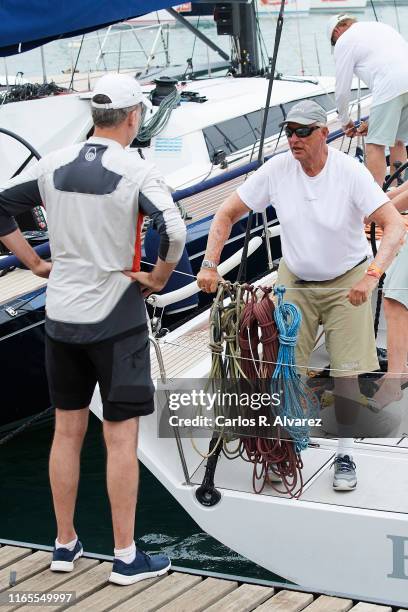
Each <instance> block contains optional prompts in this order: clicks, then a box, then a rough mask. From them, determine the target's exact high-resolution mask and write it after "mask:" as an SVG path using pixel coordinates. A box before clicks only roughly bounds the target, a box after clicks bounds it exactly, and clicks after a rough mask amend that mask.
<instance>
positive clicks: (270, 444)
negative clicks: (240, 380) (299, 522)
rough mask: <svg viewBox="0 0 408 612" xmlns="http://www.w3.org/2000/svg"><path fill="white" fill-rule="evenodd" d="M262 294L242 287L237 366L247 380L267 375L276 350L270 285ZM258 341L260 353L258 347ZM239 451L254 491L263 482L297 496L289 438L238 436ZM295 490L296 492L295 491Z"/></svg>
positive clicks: (298, 469)
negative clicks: (250, 469) (278, 480)
mask: <svg viewBox="0 0 408 612" xmlns="http://www.w3.org/2000/svg"><path fill="white" fill-rule="evenodd" d="M261 289H262V290H263V296H262V297H261V299H257V296H256V291H255V290H254V289H253V288H252V287H250V286H247V287H246V296H245V299H246V304H245V306H244V309H243V311H242V315H241V320H240V327H239V345H240V348H241V357H242V360H241V367H242V370H243V372H244V374H245V376H246V377H247V378H248V379H249V380H256V379H258V380H259V379H267V380H268V381H269V380H270V379H271V377H272V375H273V372H274V370H275V363H276V360H277V356H278V350H279V338H278V330H277V328H276V324H275V319H274V310H275V305H274V303H273V302H272V300H270V298H269V294H270V292H271V289H270V288H261ZM261 345H262V355H260V348H261ZM239 454H240V455H241V457H242V459H244V461H248V462H250V463H253V466H254V467H253V473H252V485H253V489H254V491H255V493H261V492H262V491H263V489H264V488H265V485H266V484H268V485H270V486H271V487H272V488H273V489H275V490H276V491H279V492H283V493H287V494H288V495H290V496H291V497H299V496H300V495H301V492H302V488H303V479H302V468H303V463H302V459H301V457H300V455H298V454H296V452H295V449H294V444H293V442H292V441H291V440H285V439H282V438H281V431H280V428H279V427H278V428H277V437H276V438H275V439H270V438H259V437H258V438H255V437H253V438H249V437H246V438H241V441H240V447H239ZM268 469H271V470H272V472H273V473H274V474H276V475H277V476H279V477H280V478H281V479H282V487H283V489H284V490H283V491H282V488H278V487H277V484H276V483H274V482H271V480H270V478H269V476H268ZM296 491H297V492H296Z"/></svg>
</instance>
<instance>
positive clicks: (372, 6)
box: [370, 0, 378, 21]
mask: <svg viewBox="0 0 408 612" xmlns="http://www.w3.org/2000/svg"><path fill="white" fill-rule="evenodd" d="M370 4H371V8H372V9H373V13H374V17H375V20H376V21H378V17H377V13H376V11H375V6H374V2H373V0H370Z"/></svg>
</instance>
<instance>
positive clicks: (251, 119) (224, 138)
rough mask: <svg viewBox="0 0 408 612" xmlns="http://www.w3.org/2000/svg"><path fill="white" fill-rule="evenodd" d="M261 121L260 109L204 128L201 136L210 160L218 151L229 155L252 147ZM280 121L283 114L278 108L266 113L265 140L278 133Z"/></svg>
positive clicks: (261, 111) (258, 134) (258, 133)
mask: <svg viewBox="0 0 408 612" xmlns="http://www.w3.org/2000/svg"><path fill="white" fill-rule="evenodd" d="M262 120H263V109H260V110H257V111H254V112H252V113H247V114H245V115H241V116H240V117H235V118H234V119H229V120H228V121H221V122H220V123H216V124H215V125H211V126H209V127H207V128H204V129H203V134H204V138H205V142H206V145H207V149H208V153H209V156H210V159H212V158H213V155H214V153H215V151H217V150H219V149H222V150H223V151H225V153H226V154H227V155H231V153H236V152H237V151H240V150H241V149H245V148H246V147H250V146H251V145H253V144H254V142H256V141H257V140H259V138H260V135H261V128H262ZM282 120H283V114H282V110H281V109H280V107H279V106H273V107H271V108H270V109H269V113H268V123H267V126H266V134H265V136H266V138H268V136H272V135H273V134H276V133H277V132H279V123H280V122H281V121H282Z"/></svg>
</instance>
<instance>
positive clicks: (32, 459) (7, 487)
mask: <svg viewBox="0 0 408 612" xmlns="http://www.w3.org/2000/svg"><path fill="white" fill-rule="evenodd" d="M52 431H53V421H52V420H49V421H48V422H47V423H43V424H41V425H37V426H33V427H31V428H29V429H27V430H26V431H24V432H23V433H21V434H18V435H17V436H16V437H15V438H13V439H11V440H10V441H9V442H7V443H6V444H4V445H0V499H1V504H0V539H9V540H17V541H20V542H30V543H33V544H40V545H52V543H53V541H54V538H55V520H54V515H53V510H52V502H51V491H50V486H49V482H48V455H49V449H50V446H51V441H52ZM236 527H237V530H238V529H242V528H243V526H242V525H238V524H237V526H236ZM76 528H77V530H78V533H79V534H80V537H81V539H82V541H83V543H84V547H85V550H87V551H89V552H94V553H99V554H104V555H112V554H113V553H112V550H113V535H112V529H111V519H110V510H109V505H108V499H107V494H106V488H105V450H104V446H103V441H102V434H101V424H100V422H99V421H98V419H97V418H96V417H95V416H94V415H93V414H91V415H90V421H89V429H88V433H87V437H86V440H85V444H84V449H83V454H82V467H81V481H80V487H79V494H78V504H77V513H76ZM136 539H137V542H138V543H139V545H140V546H141V548H144V549H145V550H147V551H149V552H159V551H165V552H166V553H167V554H168V555H169V556H170V557H171V559H172V561H173V563H174V565H179V566H182V567H190V568H195V569H200V570H207V571H215V572H222V573H227V574H233V575H242V576H247V577H251V578H260V579H264V580H276V579H278V578H277V577H276V576H274V575H273V574H271V573H269V572H266V571H265V570H263V569H262V568H260V567H258V566H257V565H255V564H253V563H251V562H249V561H248V560H246V559H244V558H243V557H240V556H239V555H237V554H236V553H235V552H233V551H231V550H230V549H228V548H226V547H225V546H223V545H222V544H220V543H219V542H218V541H216V540H214V539H213V538H211V537H210V536H208V535H207V534H205V533H203V532H202V531H201V530H200V528H199V526H198V525H197V524H196V523H195V522H194V521H193V520H192V519H191V518H190V516H189V515H188V514H186V512H185V511H184V510H183V508H182V507H181V506H180V505H179V504H178V502H177V501H175V500H174V499H173V497H172V496H171V495H170V494H169V493H168V492H167V490H166V489H165V488H164V487H163V486H162V485H161V484H160V483H159V481H158V480H157V479H156V478H155V477H154V476H153V475H152V474H151V473H150V472H148V470H146V469H145V468H144V467H143V466H141V478H140V489H139V501H138V509H137V521H136Z"/></svg>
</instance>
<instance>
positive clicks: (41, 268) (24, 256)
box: [0, 229, 52, 278]
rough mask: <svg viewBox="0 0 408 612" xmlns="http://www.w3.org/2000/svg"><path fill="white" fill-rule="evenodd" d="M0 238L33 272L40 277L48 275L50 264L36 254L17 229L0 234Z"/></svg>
mask: <svg viewBox="0 0 408 612" xmlns="http://www.w3.org/2000/svg"><path fill="white" fill-rule="evenodd" d="M0 240H1V241H2V242H3V243H4V245H5V246H6V247H7V248H8V249H9V251H12V252H13V253H14V254H15V255H16V257H18V259H19V260H20V261H21V262H22V263H23V264H24V265H25V266H26V267H27V268H29V269H30V270H31V271H32V272H33V273H34V274H36V275H37V276H41V277H42V278H48V277H49V275H50V272H51V268H52V264H51V263H50V262H49V261H45V260H44V259H41V257H39V255H37V253H36V252H35V251H34V249H33V248H32V247H31V246H30V245H29V244H28V242H27V240H26V239H25V238H24V236H23V234H22V233H21V232H20V230H19V229H16V230H14V232H11V234H7V235H6V236H0Z"/></svg>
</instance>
